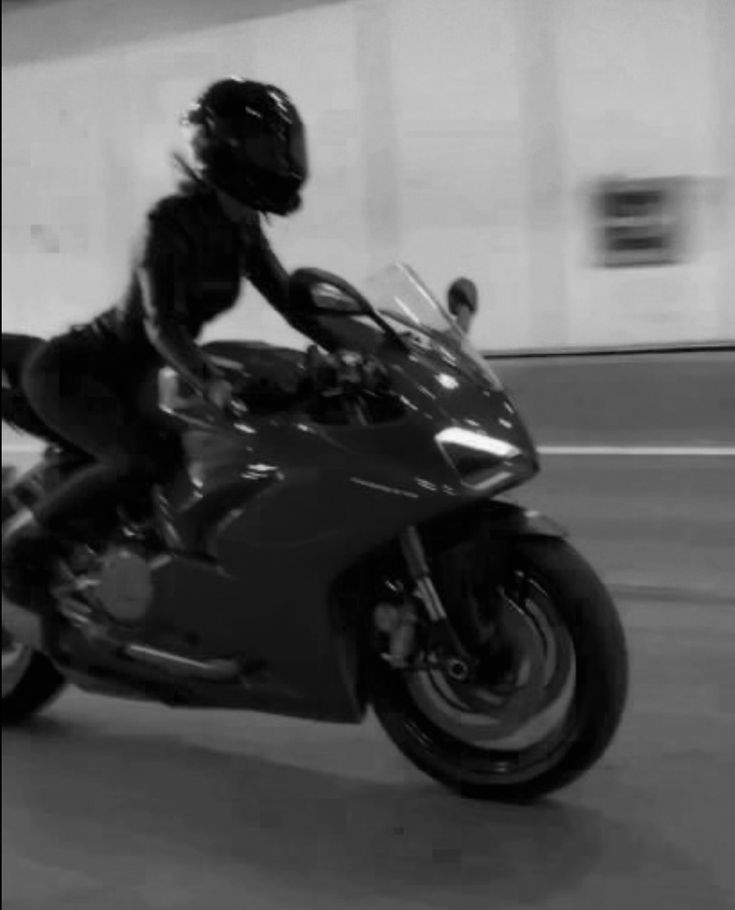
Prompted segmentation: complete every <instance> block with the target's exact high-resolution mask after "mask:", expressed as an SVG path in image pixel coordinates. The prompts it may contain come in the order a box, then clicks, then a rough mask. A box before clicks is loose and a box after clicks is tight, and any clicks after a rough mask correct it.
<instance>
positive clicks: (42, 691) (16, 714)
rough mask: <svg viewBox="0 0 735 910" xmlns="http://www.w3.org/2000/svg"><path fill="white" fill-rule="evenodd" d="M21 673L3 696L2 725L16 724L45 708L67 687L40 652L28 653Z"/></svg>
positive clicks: (0, 714) (0, 715)
mask: <svg viewBox="0 0 735 910" xmlns="http://www.w3.org/2000/svg"><path fill="white" fill-rule="evenodd" d="M26 659H27V664H26V665H25V667H24V669H23V673H22V676H21V677H20V678H19V680H18V681H17V683H16V684H15V685H14V686H13V687H12V689H11V690H10V691H9V692H7V693H4V694H3V696H2V712H0V718H2V726H3V727H10V726H18V725H19V724H22V723H23V722H24V721H26V720H28V719H29V718H30V717H32V716H33V715H34V714H37V713H38V712H39V711H41V710H42V709H43V708H46V707H47V706H48V705H49V704H50V703H51V702H52V701H54V700H55V699H56V698H57V697H58V696H59V695H60V694H61V691H62V690H63V689H64V687H65V686H66V680H65V679H64V677H63V676H62V675H61V673H59V671H58V670H57V669H56V667H54V665H53V664H52V663H51V662H50V661H49V660H48V659H47V658H46V657H44V656H43V655H42V654H38V653H36V652H33V653H31V654H29V655H28V656H27V658H26Z"/></svg>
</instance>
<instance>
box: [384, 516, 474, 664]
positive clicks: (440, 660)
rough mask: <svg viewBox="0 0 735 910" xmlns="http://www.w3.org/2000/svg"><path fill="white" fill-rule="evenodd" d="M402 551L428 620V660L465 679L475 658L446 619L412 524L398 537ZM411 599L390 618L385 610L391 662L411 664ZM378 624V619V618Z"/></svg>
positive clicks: (413, 637)
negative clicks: (397, 614) (409, 658)
mask: <svg viewBox="0 0 735 910" xmlns="http://www.w3.org/2000/svg"><path fill="white" fill-rule="evenodd" d="M400 545H401V551H402V553H403V558H404V560H405V563H406V567H407V569H408V574H409V576H410V578H411V581H412V583H413V592H412V593H413V598H414V600H418V601H419V602H420V603H421V605H422V606H423V608H424V610H425V612H426V615H427V617H428V620H429V625H428V640H427V642H426V646H425V650H426V656H427V661H428V663H430V664H433V665H441V666H442V667H443V669H444V670H445V672H446V673H447V674H448V675H449V676H450V677H451V678H452V679H455V680H457V681H463V680H466V679H467V678H468V677H469V676H471V675H472V673H473V672H474V670H475V668H476V663H477V661H476V660H475V658H473V657H472V655H471V654H469V653H468V652H467V650H466V649H465V647H464V645H463V644H462V642H461V641H460V640H459V638H458V636H457V634H456V632H455V631H454V628H453V626H452V624H451V622H450V621H449V617H448V616H447V613H446V610H445V609H444V604H443V603H442V600H441V598H440V597H439V594H438V592H437V590H436V587H435V585H434V582H433V580H432V577H431V570H430V568H429V563H428V561H427V559H426V551H425V550H424V545H423V543H422V541H421V537H420V535H419V532H418V531H417V530H416V528H415V527H410V528H407V529H406V530H405V531H404V532H403V533H402V534H401V537H400ZM413 607H414V605H413V603H410V602H409V603H408V604H406V605H405V606H404V609H403V611H402V614H401V615H400V616H399V617H395V616H394V619H393V620H392V621H391V620H390V619H389V618H387V616H386V615H385V614H384V615H383V619H382V631H385V632H387V633H388V634H389V635H390V638H391V648H390V653H389V655H387V659H388V660H389V662H390V663H392V664H393V665H394V666H404V667H407V666H412V665H413V664H412V663H411V662H410V661H409V662H407V658H408V657H409V652H410V651H412V650H413V648H412V645H413V644H414V642H415V626H416V622H417V618H416V615H415V610H414V608H413ZM378 625H379V627H380V625H381V619H380V618H379V619H378Z"/></svg>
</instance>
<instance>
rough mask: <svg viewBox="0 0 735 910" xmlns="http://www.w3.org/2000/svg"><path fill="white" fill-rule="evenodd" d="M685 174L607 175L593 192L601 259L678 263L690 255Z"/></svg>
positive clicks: (621, 263) (617, 264)
mask: <svg viewBox="0 0 735 910" xmlns="http://www.w3.org/2000/svg"><path fill="white" fill-rule="evenodd" d="M686 184H687V181H686V178H682V177H661V178H652V179H635V180H631V179H606V180H603V181H601V182H600V183H598V185H597V186H596V188H595V190H594V192H593V216H594V232H595V241H596V249H597V262H598V264H599V265H601V266H603V267H606V268H621V267H628V268H631V267H634V266H654V265H658V266H660V265H673V264H675V263H678V262H681V261H682V260H683V259H684V257H685V247H686V243H685V239H686V238H685V233H686V207H685V205H684V201H685V200H684V190H685V187H686Z"/></svg>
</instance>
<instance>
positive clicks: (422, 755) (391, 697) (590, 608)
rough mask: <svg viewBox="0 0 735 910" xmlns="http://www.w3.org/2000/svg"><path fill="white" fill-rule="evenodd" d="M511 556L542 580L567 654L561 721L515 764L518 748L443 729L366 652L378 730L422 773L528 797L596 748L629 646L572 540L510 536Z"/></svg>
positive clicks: (622, 683) (619, 689)
mask: <svg viewBox="0 0 735 910" xmlns="http://www.w3.org/2000/svg"><path fill="white" fill-rule="evenodd" d="M510 556H511V559H512V560H513V564H514V566H520V567H522V569H523V570H524V571H526V572H528V573H529V574H530V575H531V576H532V577H533V578H534V579H537V580H539V581H540V583H541V584H543V586H544V589H545V591H546V593H547V594H548V598H549V601H550V602H551V603H552V604H553V608H554V611H555V613H556V622H557V623H558V624H559V625H560V626H562V627H564V628H565V630H566V632H565V635H566V636H568V640H569V641H570V642H571V649H572V650H573V658H574V663H575V671H574V672H575V677H574V688H573V689H572V690H571V695H570V708H571V710H569V712H568V714H567V720H566V721H565V722H566V723H568V724H569V727H568V729H566V730H565V729H560V731H559V732H558V733H557V734H556V735H557V739H556V742H555V743H552V742H551V741H549V743H548V745H547V746H546V745H543V744H541V745H539V746H536V747H535V748H536V751H537V754H538V753H539V750H540V751H541V758H538V760H536V761H535V763H534V761H533V760H531V758H530V757H529V758H528V766H527V767H525V770H524V766H523V765H522V756H523V755H524V754H525V753H523V752H522V751H520V750H519V751H517V752H516V751H512V752H507V753H499V752H498V751H497V750H495V751H488V750H486V749H480V748H478V747H477V746H476V745H474V744H468V743H467V742H463V741H462V740H461V739H459V738H457V737H455V736H452V735H451V734H450V733H448V732H447V731H446V730H445V729H441V728H440V727H438V726H437V725H436V724H435V723H434V722H433V721H432V720H430V719H429V718H428V717H427V715H426V713H425V712H424V711H423V710H422V709H421V707H420V706H419V704H417V700H416V699H415V698H414V696H413V694H412V689H411V687H410V685H409V683H408V679H407V676H406V675H405V674H404V673H402V672H400V671H397V670H395V669H393V668H392V667H390V666H389V665H388V664H387V663H386V662H385V661H384V660H382V659H381V658H380V657H378V656H377V654H376V655H375V656H374V657H373V658H372V660H371V673H370V681H371V696H372V702H373V707H374V710H375V713H376V715H377V717H378V720H379V721H380V723H381V725H382V726H383V728H384V730H385V732H386V733H387V735H388V736H389V737H390V739H391V740H392V741H393V742H394V744H395V745H396V746H397V747H398V748H399V749H400V750H401V752H403V754H404V755H405V756H406V757H407V758H408V759H409V760H410V761H411V762H413V763H414V764H415V765H416V766H417V767H418V768H420V769H421V770H422V771H424V772H425V773H426V774H428V775H430V776H431V777H433V778H434V779H436V780H438V781H440V782H441V783H442V784H444V785H445V786H447V787H449V788H450V789H452V790H454V791H457V792H459V793H460V794H462V795H464V796H468V797H472V798H476V799H492V800H498V801H504V802H528V801H531V800H535V799H538V798H540V797H542V796H544V795H545V794H548V793H551V792H552V791H555V790H558V789H560V788H562V787H565V786H567V785H568V784H570V783H571V782H572V781H574V780H575V779H576V778H578V777H580V776H581V775H582V774H584V773H585V772H586V771H587V770H588V769H589V768H591V767H592V766H593V765H594V764H595V762H597V761H598V759H599V758H600V757H601V756H602V754H603V753H604V752H605V750H606V749H607V747H608V746H609V744H610V742H611V740H612V739H613V736H614V735H615V732H616V730H617V728H618V725H619V723H620V719H621V716H622V713H623V709H624V707H625V703H626V698H627V690H628V656H627V648H626V642H625V636H624V632H623V628H622V624H621V622H620V618H619V616H618V613H617V610H616V607H615V604H614V603H613V601H612V598H611V597H610V595H609V593H608V592H607V590H606V588H605V587H604V585H603V584H602V583H601V581H600V579H599V578H598V577H597V575H596V573H595V572H594V570H593V569H592V568H591V567H590V565H589V564H588V563H587V561H586V560H585V559H584V558H583V557H582V556H581V555H580V554H579V553H578V552H577V551H576V550H575V549H574V548H573V547H572V546H570V545H569V544H568V543H567V542H566V541H564V540H559V539H555V538H541V537H539V538H523V539H519V540H518V541H517V542H514V544H513V546H512V548H511V551H510ZM570 688H571V687H570ZM544 749H546V751H544ZM531 755H532V753H531V752H530V751H529V752H528V756H531ZM500 769H502V770H500Z"/></svg>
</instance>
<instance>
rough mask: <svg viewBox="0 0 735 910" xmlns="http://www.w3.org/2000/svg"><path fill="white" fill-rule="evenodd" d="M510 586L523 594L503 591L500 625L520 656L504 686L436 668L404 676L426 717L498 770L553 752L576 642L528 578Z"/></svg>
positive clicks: (571, 687) (568, 695)
mask: <svg viewBox="0 0 735 910" xmlns="http://www.w3.org/2000/svg"><path fill="white" fill-rule="evenodd" d="M518 578H519V575H517V576H516V579H518ZM514 587H518V588H519V589H520V587H523V588H524V589H525V596H523V597H522V598H517V597H516V598H513V597H510V596H508V594H504V598H503V607H502V610H503V612H504V613H505V617H504V619H505V621H504V626H505V633H506V635H507V634H508V633H510V636H509V637H510V639H511V641H512V647H513V650H514V652H516V653H520V654H523V655H524V658H523V660H522V661H521V662H520V663H518V661H516V667H515V671H514V675H515V679H514V680H513V682H512V683H511V684H510V685H508V684H506V685H505V686H504V687H487V688H484V687H483V686H481V685H478V684H473V685H471V686H468V685H463V684H457V683H456V682H454V681H452V680H450V679H448V678H447V677H446V675H445V674H444V673H443V672H441V671H439V670H431V671H422V672H419V673H412V674H410V675H408V676H407V677H406V680H407V685H408V688H409V691H410V693H411V696H412V698H413V700H414V702H415V704H416V706H417V707H418V708H419V709H420V711H421V713H422V714H423V715H424V716H425V717H426V718H427V720H429V721H430V722H431V724H432V725H434V726H435V727H437V728H438V730H439V731H440V732H441V733H443V734H445V735H448V736H450V737H451V738H452V740H454V741H455V742H459V743H460V744H461V745H463V746H466V747H469V748H470V749H471V750H472V751H473V752H475V753H476V754H477V755H478V756H484V757H485V758H486V759H491V760H492V761H493V763H494V764H495V765H496V767H495V768H494V769H493V770H494V771H495V772H496V773H499V774H502V773H505V772H510V771H513V770H516V771H517V770H518V767H519V764H526V763H527V762H531V761H533V762H535V760H536V758H537V757H538V755H539V754H546V756H547V757H548V756H549V755H550V753H552V752H553V751H554V750H555V747H556V745H558V743H559V742H560V741H561V740H563V739H564V738H565V736H566V735H567V732H568V729H567V728H568V726H569V722H570V717H571V713H572V711H571V708H572V704H573V700H574V693H575V688H576V661H575V657H574V647H573V645H572V640H571V637H570V635H569V632H568V630H567V629H566V628H565V627H564V626H563V624H562V623H561V622H560V621H559V617H558V614H557V612H556V610H555V609H554V605H553V599H552V597H551V596H550V595H549V594H548V593H547V592H546V591H545V590H544V588H543V587H542V585H541V584H540V583H539V582H538V581H537V580H535V579H532V578H530V577H528V576H525V577H524V583H523V585H522V586H517V585H516V586H514ZM523 757H525V761H524V760H523Z"/></svg>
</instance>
